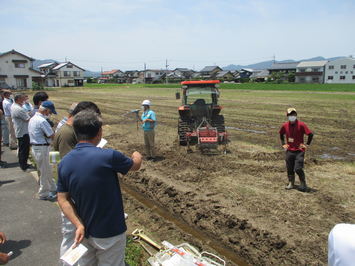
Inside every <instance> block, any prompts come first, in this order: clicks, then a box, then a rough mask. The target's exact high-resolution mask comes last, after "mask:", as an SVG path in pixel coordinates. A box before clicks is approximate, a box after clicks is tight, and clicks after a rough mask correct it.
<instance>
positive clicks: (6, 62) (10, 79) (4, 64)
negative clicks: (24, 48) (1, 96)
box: [0, 53, 40, 88]
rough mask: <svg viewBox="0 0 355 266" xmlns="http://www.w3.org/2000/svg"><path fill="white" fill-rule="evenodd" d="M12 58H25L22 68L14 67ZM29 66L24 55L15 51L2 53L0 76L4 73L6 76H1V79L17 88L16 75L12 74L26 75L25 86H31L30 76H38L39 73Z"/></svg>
mask: <svg viewBox="0 0 355 266" xmlns="http://www.w3.org/2000/svg"><path fill="white" fill-rule="evenodd" d="M12 60H26V61H27V62H26V63H24V64H25V67H24V68H16V67H15V63H14V62H13V61H12ZM31 67H32V65H31V61H30V60H29V59H28V58H26V57H23V56H21V55H19V54H16V53H14V54H6V55H3V56H1V57H0V77H1V75H6V76H7V77H6V78H1V80H4V81H5V82H6V83H7V85H9V86H10V87H13V88H17V83H16V77H14V76H16V75H20V76H28V77H27V78H26V85H27V88H32V77H39V76H40V74H39V73H38V74H37V73H36V72H35V71H33V70H30V69H29V68H31Z"/></svg>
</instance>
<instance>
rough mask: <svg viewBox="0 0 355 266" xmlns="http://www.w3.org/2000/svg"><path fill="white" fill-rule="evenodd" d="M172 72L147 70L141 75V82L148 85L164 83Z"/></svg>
mask: <svg viewBox="0 0 355 266" xmlns="http://www.w3.org/2000/svg"><path fill="white" fill-rule="evenodd" d="M171 72H172V71H171V70H163V69H147V70H144V71H141V72H140V73H139V80H140V81H141V82H142V83H146V84H153V83H162V82H163V81H164V80H165V78H166V76H167V75H169V74H170V73H171Z"/></svg>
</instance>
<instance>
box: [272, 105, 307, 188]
mask: <svg viewBox="0 0 355 266" xmlns="http://www.w3.org/2000/svg"><path fill="white" fill-rule="evenodd" d="M286 115H287V118H288V122H286V123H284V124H283V125H282V127H281V129H280V131H279V134H280V140H281V144H282V147H283V148H284V149H285V150H286V167H287V176H288V181H289V183H288V186H287V187H286V189H293V188H294V187H295V172H296V173H297V175H298V177H299V178H300V182H301V185H300V186H299V190H300V191H303V192H306V191H307V185H306V176H305V174H304V171H303V165H304V153H305V151H306V149H307V148H308V145H310V144H311V142H312V138H313V133H312V131H311V130H309V128H308V127H307V125H306V124H305V123H303V122H301V121H299V120H297V112H296V109H295V108H288V109H287V112H286ZM285 135H286V142H285ZM304 135H308V140H307V144H304V139H303V137H304Z"/></svg>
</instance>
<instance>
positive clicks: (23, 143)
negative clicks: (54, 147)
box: [17, 134, 30, 170]
mask: <svg viewBox="0 0 355 266" xmlns="http://www.w3.org/2000/svg"><path fill="white" fill-rule="evenodd" d="M17 140H18V162H19V164H20V167H21V169H22V170H26V168H27V160H28V156H29V154H30V136H29V135H28V134H25V135H23V136H22V138H17Z"/></svg>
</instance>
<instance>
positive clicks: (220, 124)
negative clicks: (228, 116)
mask: <svg viewBox="0 0 355 266" xmlns="http://www.w3.org/2000/svg"><path fill="white" fill-rule="evenodd" d="M212 126H213V127H216V128H217V131H218V133H221V132H226V127H225V125H224V116H223V115H216V116H214V117H212Z"/></svg>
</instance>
